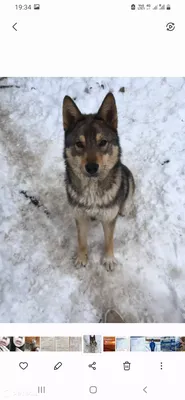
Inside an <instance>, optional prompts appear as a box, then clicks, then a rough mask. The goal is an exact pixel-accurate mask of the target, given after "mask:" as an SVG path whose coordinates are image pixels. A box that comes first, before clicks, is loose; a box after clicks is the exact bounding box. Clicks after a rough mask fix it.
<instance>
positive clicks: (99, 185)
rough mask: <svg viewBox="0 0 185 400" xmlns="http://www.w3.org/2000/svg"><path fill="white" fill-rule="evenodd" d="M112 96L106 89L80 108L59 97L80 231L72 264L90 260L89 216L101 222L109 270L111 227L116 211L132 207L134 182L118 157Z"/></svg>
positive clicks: (67, 177)
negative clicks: (91, 108) (94, 106)
mask: <svg viewBox="0 0 185 400" xmlns="http://www.w3.org/2000/svg"><path fill="white" fill-rule="evenodd" d="M117 125H118V117H117V107H116V102H115V98H114V96H113V94H112V93H108V94H107V95H106V96H105V98H104V100H103V102H102V104H101V106H100V108H99V110H98V112H97V113H95V114H82V113H81V111H80V110H79V108H78V107H77V105H76V104H75V102H74V101H73V100H72V99H71V98H70V97H69V96H65V98H64V100H63V128H64V154H63V156H64V162H65V186H66V192H67V198H68V202H69V204H70V206H71V207H72V210H73V214H74V218H75V221H76V228H77V235H78V252H77V257H76V260H75V265H76V267H78V268H79V267H82V266H84V267H85V266H86V265H87V264H88V250H87V235H88V225H89V222H90V221H91V220H97V221H100V222H101V223H102V226H103V230H104V241H105V251H104V257H103V260H102V263H103V265H104V266H105V268H106V269H107V271H112V270H113V269H114V267H115V266H116V264H117V261H116V259H115V257H114V238H113V236H114V229H115V225H116V220H117V217H118V215H122V216H124V215H125V213H127V212H128V211H129V208H131V207H132V203H133V202H132V198H133V194H134V191H135V182H134V178H133V175H132V173H131V171H130V170H129V169H128V168H127V167H126V166H125V165H123V164H122V163H121V147H120V142H119V136H118V132H117Z"/></svg>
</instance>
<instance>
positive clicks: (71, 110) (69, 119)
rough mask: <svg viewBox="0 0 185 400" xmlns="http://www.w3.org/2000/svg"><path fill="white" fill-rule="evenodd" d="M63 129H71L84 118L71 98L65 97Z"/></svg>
mask: <svg viewBox="0 0 185 400" xmlns="http://www.w3.org/2000/svg"><path fill="white" fill-rule="evenodd" d="M62 111H63V127H64V131H65V132H66V131H68V130H69V129H71V128H72V127H73V126H74V125H75V124H76V123H77V122H78V121H80V120H81V119H83V116H82V114H81V112H80V110H79V109H78V107H77V105H76V104H75V102H74V101H73V100H72V99H71V97H69V96H65V97H64V101H63V110H62Z"/></svg>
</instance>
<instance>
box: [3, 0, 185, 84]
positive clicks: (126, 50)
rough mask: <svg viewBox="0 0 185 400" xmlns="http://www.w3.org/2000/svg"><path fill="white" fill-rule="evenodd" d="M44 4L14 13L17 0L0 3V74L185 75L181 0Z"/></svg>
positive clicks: (42, 2)
mask: <svg viewBox="0 0 185 400" xmlns="http://www.w3.org/2000/svg"><path fill="white" fill-rule="evenodd" d="M146 3H147V2H146ZM146 3H145V4H146ZM32 4H33V3H32ZM40 4H41V9H40V10H39V11H36V10H33V11H16V10H15V1H12V0H9V1H8V2H5V1H4V3H2V2H1V13H0V33H1V37H3V38H4V39H3V40H1V55H3V57H1V76H145V77H146V76H183V74H184V52H183V43H182V38H183V37H184V29H185V28H184V12H185V4H184V2H183V1H180V0H178V1H171V2H170V4H171V6H172V10H171V11H164V10H158V11H155V10H153V11H152V10H151V11H149V10H145V11H131V9H130V5H131V2H128V1H122V0H115V1H114V2H113V3H112V2H105V1H98V0H93V1H91V2H89V1H88V2H87V1H85V0H79V1H75V0H72V1H69V2H68V1H66V2H64V1H63V2H60V1H57V0H52V1H50V2H49V1H41V2H40ZM136 4H137V3H136ZM156 4H157V3H155V2H153V3H152V7H153V6H155V5H156ZM165 4H167V2H166V3H165ZM15 22H17V32H16V31H15V30H14V29H13V28H12V25H13V24H14V23H15ZM168 22H174V23H175V24H176V29H175V30H174V31H173V32H169V31H166V24H167V23H168ZM5 38H6V40H5ZM2 74H3V75H2ZM4 74H5V75H4Z"/></svg>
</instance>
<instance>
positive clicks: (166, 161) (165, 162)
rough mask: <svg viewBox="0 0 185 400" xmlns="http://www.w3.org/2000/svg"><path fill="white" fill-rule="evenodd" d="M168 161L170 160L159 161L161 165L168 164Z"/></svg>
mask: <svg viewBox="0 0 185 400" xmlns="http://www.w3.org/2000/svg"><path fill="white" fill-rule="evenodd" d="M169 162H170V160H165V161H164V162H163V163H161V165H164V164H168V163H169Z"/></svg>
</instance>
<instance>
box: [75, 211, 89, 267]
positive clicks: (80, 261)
mask: <svg viewBox="0 0 185 400" xmlns="http://www.w3.org/2000/svg"><path fill="white" fill-rule="evenodd" d="M88 224H89V221H88V219H87V218H78V219H77V218H76V227H77V234H78V253H77V257H76V261H75V266H76V267H77V268H80V267H85V266H86V265H87V262H88V255H87V234H88Z"/></svg>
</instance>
